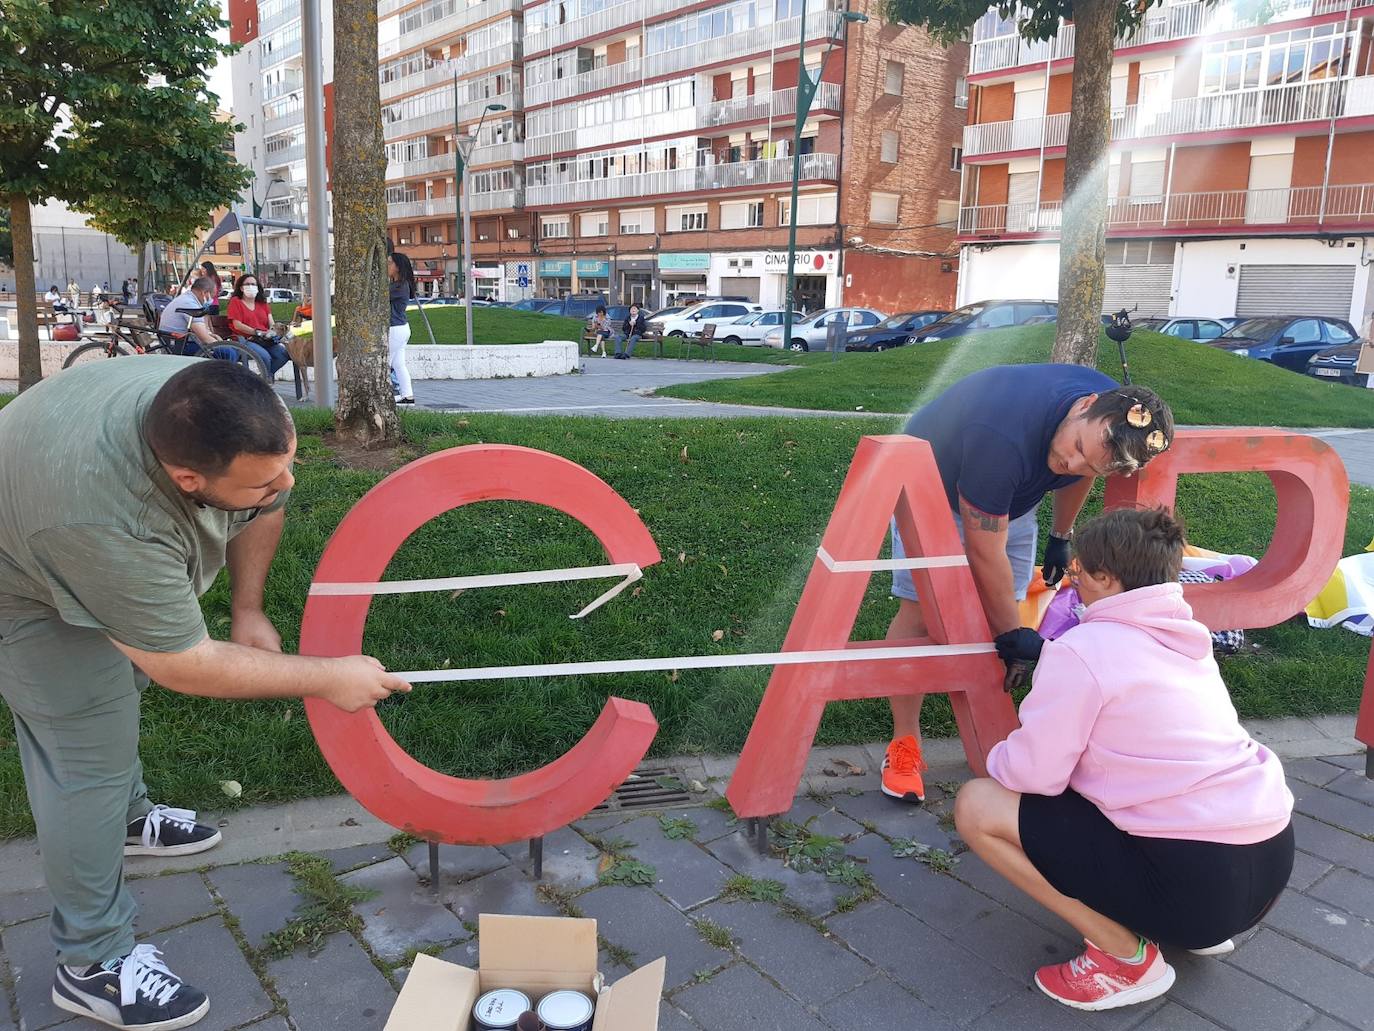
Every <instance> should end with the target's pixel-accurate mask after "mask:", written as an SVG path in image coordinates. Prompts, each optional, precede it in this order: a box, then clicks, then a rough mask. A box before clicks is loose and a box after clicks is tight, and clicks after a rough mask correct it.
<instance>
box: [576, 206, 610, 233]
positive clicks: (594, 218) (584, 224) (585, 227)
mask: <svg viewBox="0 0 1374 1031" xmlns="http://www.w3.org/2000/svg"><path fill="white" fill-rule="evenodd" d="M581 228H582V235H583V236H606V235H607V234H608V233H609V232H610V221H609V219H608V218H607V215H606V212H604V211H598V212H594V213H593V214H590V215H582V216H581Z"/></svg>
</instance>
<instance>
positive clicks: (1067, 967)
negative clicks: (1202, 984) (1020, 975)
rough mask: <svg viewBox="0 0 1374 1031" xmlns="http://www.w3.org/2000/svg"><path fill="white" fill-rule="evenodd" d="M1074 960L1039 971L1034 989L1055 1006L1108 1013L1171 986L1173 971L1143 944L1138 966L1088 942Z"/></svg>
mask: <svg viewBox="0 0 1374 1031" xmlns="http://www.w3.org/2000/svg"><path fill="white" fill-rule="evenodd" d="M1083 944H1084V945H1086V946H1087V949H1086V950H1085V951H1084V953H1083V955H1081V956H1079V957H1078V958H1077V959H1071V960H1069V961H1068V962H1067V963H1058V964H1056V965H1054V966H1050V967H1041V968H1040V969H1039V970H1037V971H1036V972H1035V984H1036V986H1037V987H1038V988H1039V989H1040V990H1041V991H1042V992H1044V993H1045V994H1046V995H1048V996H1049V997H1050V998H1051V999H1053V1000H1054V1001H1055V1002H1062V1003H1063V1004H1064V1005H1065V1006H1072V1007H1073V1008H1074V1009H1077V1010H1110V1009H1116V1007H1118V1006H1131V1005H1134V1004H1135V1003H1137V1002H1147V1001H1148V1000H1150V999H1156V998H1158V997H1159V996H1161V995H1163V994H1164V993H1165V992H1167V991H1168V990H1169V989H1170V988H1171V987H1172V986H1173V983H1174V968H1173V967H1171V966H1169V964H1168V963H1165V962H1164V957H1163V956H1162V955H1161V954H1160V951H1159V946H1158V945H1156V944H1155V943H1154V942H1146V943H1145V958H1144V959H1143V960H1141V962H1139V963H1127V962H1126V961H1125V960H1121V959H1117V958H1116V957H1115V956H1109V955H1107V954H1106V953H1105V952H1103V951H1102V950H1101V949H1099V948H1098V947H1097V946H1096V945H1094V944H1093V943H1092V942H1090V941H1084V943H1083Z"/></svg>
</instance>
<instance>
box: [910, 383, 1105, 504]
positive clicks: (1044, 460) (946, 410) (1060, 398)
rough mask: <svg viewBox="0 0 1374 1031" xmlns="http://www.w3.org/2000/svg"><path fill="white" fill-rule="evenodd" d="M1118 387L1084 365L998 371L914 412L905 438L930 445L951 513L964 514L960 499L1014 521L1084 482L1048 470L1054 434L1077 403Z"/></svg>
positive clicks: (955, 387) (959, 385)
mask: <svg viewBox="0 0 1374 1031" xmlns="http://www.w3.org/2000/svg"><path fill="white" fill-rule="evenodd" d="M1118 386H1120V384H1119V383H1117V382H1116V381H1115V380H1113V379H1112V378H1111V377H1110V376H1106V375H1103V374H1102V373H1100V372H1098V371H1097V370H1096V369H1089V368H1085V367H1084V366H1082V365H998V366H994V367H993V368H990V369H983V370H982V371H981V372H975V373H974V374H973V375H971V376H965V377H964V378H963V379H961V380H960V381H959V382H958V383H955V384H954V385H953V386H952V387H950V388H949V389H948V390H946V391H945V392H944V393H943V394H941V395H940V396H939V397H937V398H936V399H935V400H934V401H931V402H930V404H928V405H925V406H924V407H923V408H919V409H917V411H916V414H914V415H913V416H912V417H911V420H910V421H909V422H908V423H907V424H906V432H907V433H908V434H910V435H911V436H913V437H921V438H922V439H924V440H928V441H930V446H931V449H932V450H933V451H934V452H935V464H936V465H937V466H939V468H940V479H941V480H943V481H944V485H945V494H946V495H947V496H948V497H949V506H950V508H951V509H953V510H954V511H955V512H957V511H959V497H960V495H962V496H963V498H964V500H965V501H967V502H968V503H969V504H970V505H972V506H973V507H974V508H977V509H979V510H980V511H983V512H986V513H988V514H989V515H1006V516H1008V517H1010V518H1011V519H1015V518H1016V517H1017V516H1020V515H1025V513H1027V512H1029V511H1030V510H1031V509H1033V508H1034V507H1035V506H1036V505H1037V504H1039V503H1040V499H1041V498H1043V497H1044V496H1045V492H1046V491H1051V490H1058V489H1059V488H1060V487H1067V486H1068V485H1069V484H1071V483H1076V482H1077V481H1078V480H1079V479H1081V478H1082V477H1079V476H1059V475H1057V474H1055V473H1053V472H1051V471H1050V467H1049V465H1048V461H1049V454H1050V444H1051V442H1052V441H1053V440H1054V431H1055V430H1057V429H1058V428H1059V424H1060V423H1061V422H1063V421H1064V416H1066V415H1068V413H1069V409H1070V408H1072V407H1073V403H1074V402H1075V401H1077V400H1078V399H1079V398H1080V397H1086V396H1087V395H1089V394H1100V393H1102V392H1103V391H1107V390H1114V389H1115V388H1116V387H1118Z"/></svg>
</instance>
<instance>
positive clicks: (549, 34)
mask: <svg viewBox="0 0 1374 1031" xmlns="http://www.w3.org/2000/svg"><path fill="white" fill-rule="evenodd" d="M681 6H682V0H621V2H620V3H617V4H615V5H614V6H611V7H606V8H604V9H602V10H600V11H596V12H595V13H593V14H588V15H584V16H583V17H581V18H573V19H572V20H571V21H566V22H564V23H563V24H562V25H550V26H549V27H547V28H544V29H540V30H539V31H537V32H526V33H525V49H526V51H527V52H529V53H531V54H537V53H540V52H542V51H545V50H553V49H555V48H557V47H561V46H566V45H567V44H569V43H575V42H576V41H578V40H579V39H587V38H588V37H589V36H604V35H606V34H607V33H611V32H614V31H616V30H617V29H623V28H627V27H629V26H631V25H638V24H639V23H641V22H643V21H644V20H645V19H646V18H653V17H656V16H658V15H660V14H671V13H672V12H673V11H675V10H677V9H678V8H679V7H681Z"/></svg>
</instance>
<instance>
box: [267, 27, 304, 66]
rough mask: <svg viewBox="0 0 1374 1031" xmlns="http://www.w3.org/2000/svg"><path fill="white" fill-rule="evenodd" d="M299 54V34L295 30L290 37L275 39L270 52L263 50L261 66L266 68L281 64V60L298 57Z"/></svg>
mask: <svg viewBox="0 0 1374 1031" xmlns="http://www.w3.org/2000/svg"><path fill="white" fill-rule="evenodd" d="M300 56H301V35H300V33H299V32H297V33H296V34H295V35H294V37H293V38H291V39H287V40H278V41H276V43H275V45H274V46H273V47H272V52H271V53H267V52H265V51H264V52H263V54H262V65H261V67H262V68H263V69H264V70H266V69H268V68H272V67H274V66H275V65H279V64H281V63H282V62H283V61H289V60H291V59H292V58H299V57H300Z"/></svg>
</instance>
